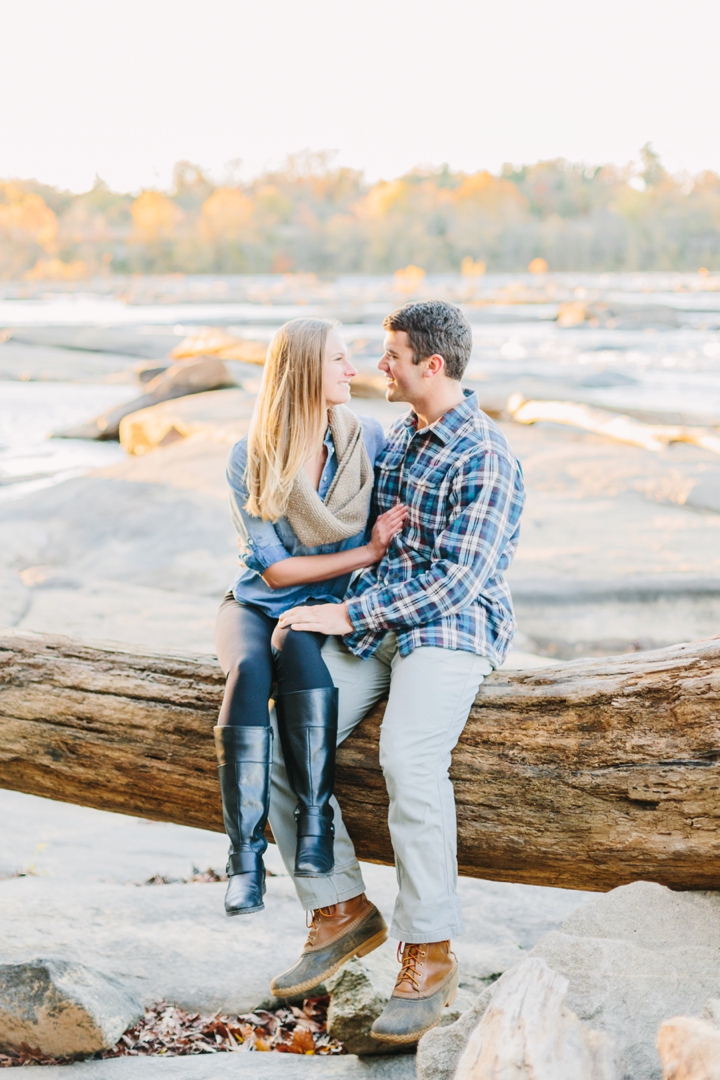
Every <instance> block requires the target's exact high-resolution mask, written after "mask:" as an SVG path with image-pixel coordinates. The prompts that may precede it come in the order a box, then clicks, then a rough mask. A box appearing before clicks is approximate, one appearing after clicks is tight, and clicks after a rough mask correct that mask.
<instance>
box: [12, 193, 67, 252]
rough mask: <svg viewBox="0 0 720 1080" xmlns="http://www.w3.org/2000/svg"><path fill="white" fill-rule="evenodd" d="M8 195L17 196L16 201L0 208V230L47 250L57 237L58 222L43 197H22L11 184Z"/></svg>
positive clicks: (32, 194)
mask: <svg viewBox="0 0 720 1080" xmlns="http://www.w3.org/2000/svg"><path fill="white" fill-rule="evenodd" d="M6 194H9V195H10V196H11V198H12V197H13V196H15V201H11V202H10V203H9V205H7V204H6V205H4V206H0V229H3V230H7V232H9V233H10V234H11V235H12V236H13V238H15V239H18V240H26V241H27V240H34V241H35V242H36V243H37V244H40V245H41V247H44V248H46V249H47V248H48V247H49V246H50V245H51V244H52V243H53V241H54V240H55V237H56V236H57V231H58V221H57V218H56V216H55V214H54V212H53V211H52V210H51V209H50V207H49V206H48V205H47V203H46V202H45V200H44V199H43V197H42V196H41V195H36V194H34V193H30V194H28V195H22V194H21V193H20V192H19V191H17V190H16V189H14V188H13V187H12V186H11V185H9V184H8V185H6Z"/></svg>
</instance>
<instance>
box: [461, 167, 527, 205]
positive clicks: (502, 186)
mask: <svg viewBox="0 0 720 1080" xmlns="http://www.w3.org/2000/svg"><path fill="white" fill-rule="evenodd" d="M452 199H453V202H454V203H456V204H457V205H459V206H463V205H466V206H467V208H468V209H471V208H472V209H475V210H478V209H482V210H484V211H486V212H487V213H494V212H496V211H497V210H498V209H499V208H500V207H501V206H503V205H505V206H507V207H512V208H513V209H514V210H516V211H517V210H524V209H525V207H526V200H525V198H524V197H523V195H522V194H521V193H520V192H519V191H518V189H517V188H516V187H515V185H514V184H513V183H511V181H509V180H506V179H504V178H503V177H501V176H493V175H492V173H489V172H487V170H483V171H481V172H476V173H472V174H471V175H470V176H466V177H465V178H464V179H463V181H462V183H461V184H460V185H459V187H457V188H456V189H455V190H454V191H453V193H452Z"/></svg>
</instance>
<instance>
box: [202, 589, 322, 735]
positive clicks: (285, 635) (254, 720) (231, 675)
mask: <svg viewBox="0 0 720 1080" xmlns="http://www.w3.org/2000/svg"><path fill="white" fill-rule="evenodd" d="M308 602H309V603H313V601H312V600H311V601H308ZM318 602H320V601H318ZM277 623H278V620H277V619H274V618H272V617H271V616H270V615H266V614H265V612H264V611H262V610H261V609H260V608H258V607H255V606H254V605H252V604H239V603H238V602H237V600H236V599H235V597H234V596H233V594H232V593H228V594H227V595H226V596H225V598H224V600H223V602H222V604H221V605H220V610H219V612H218V617H217V623H216V624H215V648H216V649H217V655H218V660H219V661H220V667H221V668H222V670H223V671H224V673H225V677H226V678H225V694H224V697H223V703H222V707H221V709H220V716H219V718H218V724H219V725H221V726H222V725H225V724H243V725H245V726H247V727H262V726H265V725H268V724H269V723H270V717H269V714H268V699H269V698H270V696H271V691H272V686H273V683H275V682H277V693H278V694H293V693H295V692H297V691H298V690H316V689H322V688H324V687H327V688H330V687H332V686H333V685H334V684H333V681H332V679H331V678H330V675H329V673H328V669H327V668H326V667H325V662H324V660H323V658H322V655H321V652H320V650H321V649H322V647H323V645H324V644H325V635H324V634H311V633H306V632H305V631H301V630H287V631H284V630H283V631H277V630H276V628H277Z"/></svg>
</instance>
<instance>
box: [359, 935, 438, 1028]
mask: <svg viewBox="0 0 720 1080" xmlns="http://www.w3.org/2000/svg"><path fill="white" fill-rule="evenodd" d="M400 948H402V946H400ZM400 948H398V960H399V961H400V965H401V967H400V974H399V975H398V977H397V982H396V983H395V989H394V990H393V992H392V996H391V998H390V1000H389V1001H388V1003H387V1005H386V1006H385V1008H384V1009H383V1011H382V1013H381V1014H380V1016H378V1018H377V1020H376V1021H375V1023H374V1024H373V1026H372V1028H371V1029H370V1034H371V1036H372V1038H373V1039H377V1041H378V1042H383V1043H394V1044H395V1045H396V1046H403V1045H407V1044H408V1043H416V1042H417V1041H418V1039H420V1038H421V1037H422V1036H423V1035H424V1034H425V1032H426V1031H429V1030H430V1028H433V1027H435V1026H436V1025H437V1024H438V1023H439V1022H440V1017H441V1016H442V1011H443V1009H444V1008H445V1006H446V1005H452V1003H453V1001H454V1000H455V998H456V996H457V989H458V979H459V969H458V962H457V960H456V958H455V954H454V953H452V952H450V942H449V941H432V942H430V943H428V944H424V945H410V944H406V945H405V948H404V949H403V952H402V956H401V955H400Z"/></svg>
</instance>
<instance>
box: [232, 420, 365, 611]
mask: <svg viewBox="0 0 720 1080" xmlns="http://www.w3.org/2000/svg"><path fill="white" fill-rule="evenodd" d="M360 420H361V421H362V426H363V439H364V441H365V448H366V450H367V452H368V457H369V458H370V463H371V465H372V466H373V468H374V467H375V460H376V458H377V456H378V454H379V453H380V451H381V450H382V448H383V446H384V445H385V435H384V433H383V429H382V427H381V426H380V424H379V423H378V421H377V420H374V419H372V418H371V417H367V416H361V417H360ZM324 445H325V446H326V448H327V460H326V462H325V467H324V469H323V472H322V476H321V478H320V485H319V487H318V494H319V496H320V498H321V499H324V498H325V496H326V495H327V493H328V490H329V488H330V485H331V484H332V482H333V479H334V477H335V474H336V472H337V464H338V463H337V455H336V453H335V445H334V443H333V439H332V435H331V433H330V429H329V428H328V431H327V434H326V436H325V442H324ZM246 465H247V437H245V438H242V439H240V441H239V442H237V443H235V445H234V446H233V448H232V450H231V451H230V456H229V457H228V463H227V473H226V475H227V481H228V484H229V485H230V513H231V515H232V519H233V524H234V525H235V528H236V529H237V531H238V543H239V546H240V567H241V569H240V573H239V574H238V576H237V578H236V579H235V584H234V585H233V587H232V593H233V596H234V597H235V599H236V600H237V601H238V603H240V604H254V605H255V606H256V607H259V608H261V609H262V610H263V611H264V612H265V613H266V614H267V615H270V616H272V617H273V618H277V617H278V616H280V615H282V613H283V612H284V611H287V610H288V608H291V607H295V606H296V605H297V604H303V603H304V602H305V601H306V600H309V599H311V598H312V599H315V600H322V601H323V602H325V603H336V604H338V603H340V601H341V600H342V599H343V597H344V595H345V591H346V589H347V587H348V584H349V582H350V574H349V573H348V574H343V575H342V576H341V577H336V578H330V579H329V580H328V581H317V582H313V583H312V584H309V585H290V586H287V587H286V588H282V589H271V588H270V586H269V585H267V584H266V583H265V582H264V581H263V578H262V574H263V573H264V572H265V570H267V568H268V567H269V566H272V565H273V563H277V562H281V561H282V560H283V559H290V558H292V557H294V556H296V555H329V554H332V553H334V552H336V551H348V550H350V549H351V548H356V547H360V546H361V544H364V543H365V541H366V536H367V529H363V530H362V531H361V532H359V533H358V534H357V535H356V536H351V537H350V538H349V539H347V540H342V541H339V542H337V543H334V544H318V545H317V547H306V546H305V545H304V544H301V543H300V541H299V540H298V538H297V536H296V535H295V532H294V530H293V528H292V526H291V525H290V522H289V521H288V520H287V518H280V520H279V521H274V522H273V521H263V520H262V519H261V518H259V517H254V516H253V515H252V514H249V513H248V512H247V510H246V509H245V503H246V502H247V499H248V489H247V484H246V482H245V467H246Z"/></svg>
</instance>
